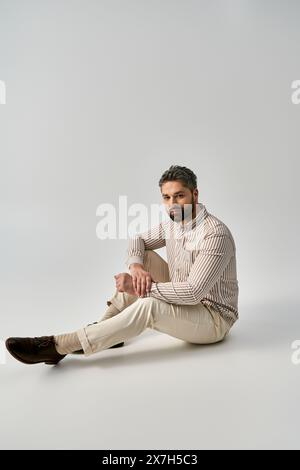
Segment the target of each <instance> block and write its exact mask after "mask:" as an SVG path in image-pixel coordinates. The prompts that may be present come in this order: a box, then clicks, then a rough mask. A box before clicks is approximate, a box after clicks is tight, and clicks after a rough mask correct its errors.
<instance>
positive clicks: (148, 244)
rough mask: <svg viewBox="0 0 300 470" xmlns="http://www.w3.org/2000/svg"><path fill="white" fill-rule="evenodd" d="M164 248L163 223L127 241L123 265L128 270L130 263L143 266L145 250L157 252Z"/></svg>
mask: <svg viewBox="0 0 300 470" xmlns="http://www.w3.org/2000/svg"><path fill="white" fill-rule="evenodd" d="M164 246H166V239H165V231H164V222H160V223H159V224H158V225H156V226H154V227H151V228H150V229H149V230H147V231H146V232H143V233H139V234H137V235H136V236H135V237H132V238H130V239H129V243H128V248H127V258H126V261H125V264H126V266H127V267H128V268H129V266H130V265H131V264H132V263H140V264H143V263H144V254H145V250H158V248H162V247H164Z"/></svg>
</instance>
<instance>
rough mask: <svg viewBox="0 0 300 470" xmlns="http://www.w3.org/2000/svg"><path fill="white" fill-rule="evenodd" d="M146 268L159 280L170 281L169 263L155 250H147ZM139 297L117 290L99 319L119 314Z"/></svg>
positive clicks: (145, 257)
mask: <svg viewBox="0 0 300 470" xmlns="http://www.w3.org/2000/svg"><path fill="white" fill-rule="evenodd" d="M144 269H145V270H146V271H148V272H149V273H150V274H151V276H152V278H153V279H154V280H155V281H157V282H168V281H169V280H170V275H169V268H168V263H167V262H166V261H165V260H164V259H163V258H162V257H161V256H160V255H159V254H158V253H156V252H155V251H153V250H145V255H144ZM137 299H138V297H137V296H135V295H130V294H127V293H126V292H118V291H117V290H115V292H114V294H113V296H112V297H111V298H110V299H109V300H108V301H107V305H108V309H107V310H106V312H105V313H104V315H103V316H102V318H101V319H100V320H99V321H103V320H107V319H108V318H111V317H113V316H115V315H117V314H118V313H120V312H122V310H124V309H125V308H126V307H128V306H129V305H131V304H133V302H135V301H136V300H137ZM111 305H112V307H111Z"/></svg>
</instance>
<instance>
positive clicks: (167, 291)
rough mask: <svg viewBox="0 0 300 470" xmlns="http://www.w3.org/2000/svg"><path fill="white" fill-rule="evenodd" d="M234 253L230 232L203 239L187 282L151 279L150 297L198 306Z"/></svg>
mask: <svg viewBox="0 0 300 470" xmlns="http://www.w3.org/2000/svg"><path fill="white" fill-rule="evenodd" d="M233 254H234V251H233V245H232V242H231V240H230V238H229V236H228V235H224V234H222V235H220V234H214V235H210V236H208V237H206V238H205V239H204V240H203V241H202V244H201V246H200V247H199V253H198V255H197V257H196V259H195V261H194V263H193V265H192V268H191V270H190V273H189V276H188V278H187V280H186V281H185V282H172V281H171V282H152V286H151V290H150V292H149V294H148V296H149V297H155V298H157V299H160V300H164V301H165V302H168V303H174V304H179V305H185V304H186V305H196V304H198V303H200V301H201V299H203V297H205V296H206V295H207V294H208V292H209V291H210V290H211V288H212V287H213V286H214V284H215V283H216V282H217V280H218V279H219V278H220V276H221V274H222V272H223V271H224V269H225V267H226V266H227V264H228V263H229V261H230V259H231V257H232V256H233Z"/></svg>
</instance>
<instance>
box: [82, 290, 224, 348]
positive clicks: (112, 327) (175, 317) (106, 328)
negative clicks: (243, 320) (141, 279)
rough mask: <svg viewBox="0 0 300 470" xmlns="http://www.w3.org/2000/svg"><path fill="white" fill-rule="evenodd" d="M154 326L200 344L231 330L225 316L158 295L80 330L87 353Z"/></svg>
mask: <svg viewBox="0 0 300 470" xmlns="http://www.w3.org/2000/svg"><path fill="white" fill-rule="evenodd" d="M146 328H152V329H154V330H157V331H160V332H161V333H166V334H168V335H170V336H173V337H175V338H178V339H181V340H184V341H187V342H190V343H197V344H207V343H215V342H218V341H221V340H222V339H223V338H224V337H225V336H226V334H227V333H228V331H229V327H228V325H227V323H226V322H225V320H223V319H222V318H221V317H220V315H218V314H217V313H216V312H214V311H211V310H209V309H208V308H207V307H206V306H204V305H203V304H200V305H175V304H169V303H167V302H164V301H162V300H160V299H156V298H154V297H144V298H138V299H137V300H136V301H135V302H133V303H132V304H131V305H129V306H128V307H126V308H125V309H124V310H123V311H122V312H120V313H119V314H118V315H115V316H113V317H112V318H109V319H106V320H105V321H100V322H98V323H97V324H92V325H88V326H87V327H85V328H81V329H80V330H78V331H77V332H76V333H77V335H78V338H79V341H80V343H81V345H82V349H83V351H84V353H85V355H86V356H89V355H91V354H93V353H96V352H99V351H101V350H104V349H107V348H109V347H110V346H112V345H114V344H116V343H119V342H122V341H126V340H128V339H130V338H133V337H134V336H137V335H139V334H141V333H142V332H143V331H144V330H145V329H146Z"/></svg>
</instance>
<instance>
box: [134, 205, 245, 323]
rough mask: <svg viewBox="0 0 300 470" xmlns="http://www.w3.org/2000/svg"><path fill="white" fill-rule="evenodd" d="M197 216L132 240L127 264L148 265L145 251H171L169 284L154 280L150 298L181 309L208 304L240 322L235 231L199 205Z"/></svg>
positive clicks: (160, 226) (229, 319) (167, 222)
mask: <svg viewBox="0 0 300 470" xmlns="http://www.w3.org/2000/svg"><path fill="white" fill-rule="evenodd" d="M196 208H197V211H196V217H195V218H194V219H191V218H190V219H189V220H188V221H187V222H185V223H184V224H182V223H181V222H175V221H173V220H172V219H171V218H169V219H168V220H165V221H162V222H160V223H159V224H158V225H156V226H155V227H152V228H150V229H149V230H147V231H146V232H143V233H139V234H137V235H135V236H134V237H132V238H130V239H129V244H128V250H127V259H126V262H125V264H126V265H127V266H128V268H129V267H130V265H131V264H132V263H140V264H143V261H144V253H145V250H156V249H159V248H162V247H164V246H165V247H166V252H167V262H168V267H169V275H170V281H169V282H152V286H151V290H150V292H149V294H148V296H151V297H155V298H157V299H161V300H164V301H165V302H168V303H173V304H178V305H197V304H200V303H202V304H206V305H208V306H210V307H212V308H213V309H214V310H217V311H218V312H219V313H220V315H221V316H222V317H223V318H224V319H225V320H226V321H227V322H228V323H229V324H230V325H233V323H234V322H235V321H236V320H237V319H238V293H239V287H238V281H237V272H236V247H235V242H234V239H233V236H232V234H231V232H230V230H229V228H228V227H227V226H226V225H225V224H224V223H223V222H222V221H221V220H219V219H218V218H217V217H215V216H214V215H212V214H210V213H209V212H208V211H207V209H206V207H205V206H204V204H202V203H198V204H197V206H196Z"/></svg>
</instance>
